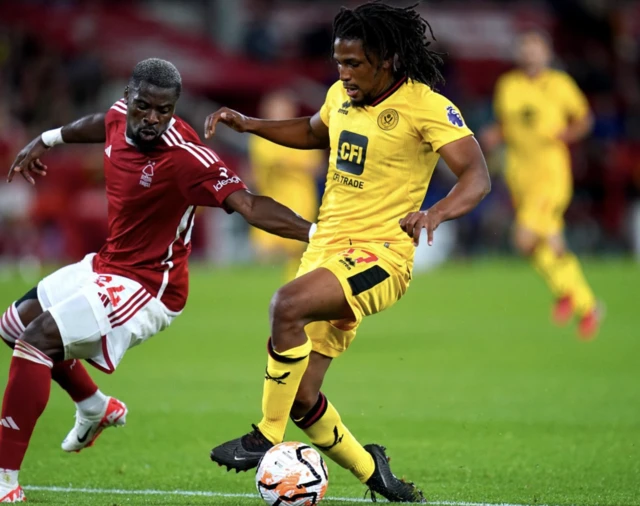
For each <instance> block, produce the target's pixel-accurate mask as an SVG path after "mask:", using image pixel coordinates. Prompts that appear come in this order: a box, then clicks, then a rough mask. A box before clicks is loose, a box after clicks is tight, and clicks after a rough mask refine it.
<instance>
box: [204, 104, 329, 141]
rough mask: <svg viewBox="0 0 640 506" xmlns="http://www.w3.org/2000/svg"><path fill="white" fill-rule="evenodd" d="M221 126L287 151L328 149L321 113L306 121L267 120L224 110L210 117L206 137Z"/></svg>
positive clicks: (327, 137) (325, 126) (206, 124)
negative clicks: (252, 136)
mask: <svg viewBox="0 0 640 506" xmlns="http://www.w3.org/2000/svg"><path fill="white" fill-rule="evenodd" d="M218 123H223V124H225V125H227V126H228V127H230V128H233V129H234V130H235V131H236V132H241V133H243V132H248V133H252V134H255V135H258V136H260V137H264V138H265V139H267V140H269V141H271V142H275V143H276V144H280V145H281V146H286V147H288V148H295V149H325V148H328V147H329V128H328V127H327V125H325V124H324V122H323V121H322V119H321V118H320V113H316V114H314V115H313V116H305V117H303V118H293V119H285V120H266V119H259V118H251V117H249V116H245V115H244V114H241V113H239V112H237V111H234V110H232V109H228V108H227V107H223V108H222V109H219V110H218V111H216V112H214V113H213V114H210V115H209V116H208V117H207V120H206V121H205V126H204V135H205V137H206V138H207V139H209V138H210V137H212V136H213V135H214V134H215V131H216V125H217V124H218Z"/></svg>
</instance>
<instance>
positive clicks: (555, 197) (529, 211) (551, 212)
mask: <svg viewBox="0 0 640 506" xmlns="http://www.w3.org/2000/svg"><path fill="white" fill-rule="evenodd" d="M570 201H571V194H570V193H569V192H563V193H557V192H545V191H529V192H527V193H524V194H521V195H515V194H514V195H513V203H514V207H515V212H516V224H517V225H518V226H520V227H523V228H526V229H528V230H531V231H532V232H534V233H535V234H536V235H538V236H540V237H551V236H554V235H558V234H560V233H561V232H562V230H563V229H564V213H565V211H566V210H567V207H568V206H569V202H570Z"/></svg>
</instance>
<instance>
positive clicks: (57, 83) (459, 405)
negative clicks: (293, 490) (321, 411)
mask: <svg viewBox="0 0 640 506" xmlns="http://www.w3.org/2000/svg"><path fill="white" fill-rule="evenodd" d="M357 3H358V2H357V1H351V0H338V1H329V0H322V1H320V0H318V1H312V0H297V1H290V0H286V1H285V0H193V1H178V0H176V1H164V0H150V1H144V2H142V1H131V0H128V1H124V0H120V1H118V0H103V1H98V0H95V1H86V2H85V1H80V0H58V1H54V0H49V1H46V0H40V1H37V0H21V1H20V2H10V1H3V0H0V97H1V98H0V162H1V163H0V165H1V166H2V167H4V170H5V171H8V169H9V167H10V165H11V162H12V161H13V158H14V156H15V154H16V153H17V151H18V150H19V149H20V148H21V147H22V146H23V145H24V144H25V143H26V142H27V141H28V140H30V139H31V138H33V137H34V136H36V135H38V134H39V133H41V132H42V131H43V130H46V129H49V128H53V127H56V126H59V125H62V124H65V123H67V122H69V121H71V120H72V119H74V118H76V117H79V116H81V115H83V114H87V113H90V112H94V111H100V110H106V109H107V108H108V107H109V106H110V105H111V104H112V103H113V101H114V100H116V99H118V98H120V97H121V95H122V91H123V89H124V86H125V84H126V81H127V78H128V76H129V73H130V72H131V69H132V67H133V65H134V64H135V63H136V62H138V61H139V60H141V59H144V58H147V57H152V56H157V57H163V58H167V59H169V60H171V61H173V62H174V63H175V64H176V65H177V67H178V68H179V70H180V71H181V72H182V75H183V79H184V82H185V87H184V93H183V97H182V98H181V100H180V102H179V104H178V114H179V115H180V116H182V117H184V118H185V119H187V120H188V121H190V122H191V123H192V124H193V125H194V126H195V127H196V128H197V129H198V131H199V132H201V128H202V125H203V122H204V118H205V116H206V115H207V114H209V113H211V112H213V111H214V110H215V109H216V108H217V107H218V105H226V106H229V107H232V108H236V109H238V110H240V111H242V112H244V113H248V114H257V113H258V112H259V111H261V110H262V109H261V108H262V107H263V99H264V97H265V96H267V95H268V94H269V93H271V92H273V91H279V90H283V89H286V90H289V91H292V92H293V93H294V94H295V96H296V101H297V107H298V108H299V110H300V112H302V113H312V112H314V111H316V110H317V109H318V108H319V107H320V105H321V104H322V101H323V98H324V93H325V90H326V89H327V87H328V86H329V84H330V83H332V82H333V81H334V80H335V79H336V71H335V68H334V65H333V64H332V63H331V62H330V59H329V47H330V43H331V40H330V34H331V26H330V25H331V20H332V18H333V16H334V14H335V13H336V10H337V8H338V7H339V6H340V5H356V4H357ZM407 3H410V2H403V4H404V5H406V4H407ZM420 9H422V11H423V12H424V15H425V17H426V18H427V19H428V20H429V21H430V22H431V24H432V26H433V29H434V32H435V35H436V37H437V39H438V42H437V47H438V48H439V49H441V50H442V51H445V52H447V53H448V57H447V58H446V64H445V67H444V71H445V77H446V78H447V85H446V87H445V88H444V89H443V92H444V94H446V95H447V96H448V97H450V98H451V99H452V100H453V101H454V102H455V103H456V104H457V106H458V107H459V108H460V110H461V111H462V113H463V114H464V116H465V118H466V120H467V122H468V123H469V125H470V126H471V127H472V129H474V131H476V132H479V131H480V129H481V128H482V127H483V126H484V125H486V124H488V123H489V122H490V121H491V116H492V112H491V110H492V108H491V99H492V93H493V85H494V83H495V81H496V79H497V77H498V75H499V74H500V73H501V72H503V71H504V70H506V69H508V68H509V67H510V66H511V61H510V59H511V45H512V41H513V38H514V35H515V34H516V33H517V32H518V31H519V30H520V29H522V28H523V27H529V26H531V25H536V26H539V27H542V28H544V29H546V30H548V31H549V32H550V33H551V34H552V36H553V40H554V45H555V49H556V53H557V58H556V62H555V64H556V65H557V66H559V67H561V68H564V69H566V70H567V71H568V72H569V73H570V74H571V75H572V76H573V77H574V78H575V79H576V80H577V82H578V84H579V85H580V87H581V88H582V89H583V90H584V91H585V92H586V94H587V95H588V98H589V101H590V104H591V107H592V108H593V111H594V113H595V118H596V124H595V129H594V131H593V133H592V135H591V136H590V137H589V138H588V139H587V140H586V141H584V142H582V143H580V144H579V145H577V146H575V147H573V148H572V153H573V160H574V165H573V172H574V178H575V185H576V187H575V197H574V200H573V203H572V204H571V207H570V209H569V212H568V214H567V236H568V240H569V243H570V245H571V247H572V248H573V249H574V250H576V251H577V252H578V253H579V254H580V255H583V256H586V257H588V258H589V260H588V261H587V262H586V263H585V271H586V274H587V277H588V278H589V280H590V282H592V284H593V286H594V289H595V291H596V293H597V294H598V296H600V297H602V298H603V299H604V300H605V302H606V303H607V305H608V309H609V315H608V318H607V320H606V321H605V324H604V327H603V329H602V333H601V336H600V338H599V339H598V340H596V341H595V342H593V343H589V344H585V343H579V342H578V341H577V340H575V339H574V337H573V330H572V329H571V330H568V329H555V328H554V327H552V326H551V324H550V323H549V322H548V306H549V303H550V302H551V301H550V297H549V295H548V294H547V293H546V289H545V287H544V285H543V283H542V282H541V281H540V280H539V279H537V278H536V276H535V273H534V272H533V270H532V269H530V268H529V266H528V265H526V263H525V262H524V261H521V260H511V259H509V258H507V257H508V256H510V255H512V250H511V246H510V244H509V233H510V227H511V221H512V210H511V206H510V202H509V198H508V194H507V191H506V188H505V186H504V183H503V181H502V178H501V161H502V160H501V154H500V153H497V154H496V155H495V156H492V157H491V158H490V159H489V160H488V162H489V164H490V167H491V172H492V175H493V179H494V181H493V191H492V193H491V194H490V195H489V196H488V198H487V199H486V200H485V201H484V202H483V203H482V205H481V206H480V207H479V208H478V209H477V210H476V211H474V212H473V213H472V214H471V215H469V216H467V217H465V218H464V219H461V220H458V221H457V222H454V223H449V224H446V226H443V227H441V228H440V229H439V230H438V231H437V233H436V243H435V245H434V247H433V248H431V249H429V248H425V247H421V248H420V249H419V250H418V257H419V260H418V262H417V266H416V268H417V269H418V270H426V269H428V268H429V267H432V266H435V265H436V264H438V263H440V262H445V265H443V266H442V267H439V268H438V269H435V270H434V271H433V272H430V273H429V274H428V275H426V276H417V277H416V279H415V281H414V282H413V286H412V288H411V290H409V293H408V294H407V296H406V297H405V298H404V300H403V302H402V303H401V304H398V305H397V306H396V307H394V308H392V309H391V310H389V311H386V312H384V313H383V314H381V315H380V316H376V317H373V318H371V319H368V320H367V321H366V322H365V323H364V326H363V329H362V331H361V332H362V335H361V336H360V337H359V338H358V340H357V341H356V343H354V351H351V352H350V353H348V354H346V355H345V357H344V358H341V359H340V361H336V364H335V365H334V366H332V372H331V373H330V374H329V377H328V378H327V381H326V383H325V386H324V388H325V391H326V393H327V395H328V396H329V397H330V398H331V399H332V400H333V402H334V403H335V404H336V406H338V407H339V409H340V410H341V413H342V416H343V417H344V418H345V420H347V423H348V424H349V426H350V427H351V429H352V431H353V432H354V433H355V434H357V435H358V436H359V437H360V438H362V441H363V442H365V443H366V442H370V441H372V440H373V441H380V442H382V443H384V444H386V445H387V446H388V447H389V449H390V453H391V454H392V455H393V457H394V465H395V466H397V467H396V469H398V470H399V472H400V473H401V474H405V473H406V475H407V477H408V478H410V479H412V480H415V481H416V482H417V483H420V484H421V485H423V486H424V487H425V489H426V491H427V496H428V497H429V498H430V499H432V500H434V501H435V502H436V503H438V502H437V501H445V502H440V504H449V505H455V504H461V503H457V502H455V501H471V502H473V503H477V502H478V501H485V502H487V503H503V502H510V503H514V504H552V505H560V504H562V505H581V506H586V505H593V506H596V505H597V506H604V505H607V506H614V505H615V506H622V505H640V499H639V495H638V490H639V488H638V484H639V483H640V447H639V446H638V444H637V441H638V435H639V434H640V417H639V415H638V413H639V412H638V406H640V391H639V389H638V385H639V384H640V369H639V368H638V357H639V356H640V343H639V342H638V339H637V338H638V329H639V328H640V323H639V320H638V310H637V300H638V297H637V294H638V286H640V269H639V268H638V263H637V261H640V142H639V141H640V86H639V80H640V59H639V55H640V52H639V49H640V1H622V0H620V1H617V0H548V1H543V0H537V1H527V0H521V1H506V0H503V1H490V2H489V1H483V0H474V1H473V2H471V1H453V0H447V1H444V0H429V1H424V2H422V5H421V7H420ZM209 145H210V146H211V147H213V148H214V149H215V150H217V151H218V152H219V153H220V154H221V155H222V157H223V158H224V159H225V160H226V161H227V163H228V164H229V165H230V166H231V167H233V168H234V169H236V170H237V171H238V172H239V173H240V174H241V175H242V176H243V177H244V178H245V179H246V180H247V181H248V182H249V184H250V186H251V185H254V184H255V183H256V178H255V177H254V176H253V175H252V166H251V162H250V159H249V156H248V151H247V150H248V139H247V136H241V135H237V134H234V133H233V132H231V131H230V130H229V129H226V128H221V129H219V131H218V133H217V135H216V137H215V138H214V139H213V140H212V141H210V142H209ZM102 156H103V147H102V146H76V147H70V146H61V147H57V148H56V149H54V150H52V151H51V152H50V153H49V154H48V156H47V159H46V163H47V164H48V165H49V168H50V171H49V175H48V176H47V177H46V178H45V179H42V180H39V181H38V184H37V186H36V187H35V188H32V187H30V185H28V184H27V183H25V182H24V181H22V180H21V179H20V178H18V179H17V180H16V181H15V182H14V183H12V184H11V185H7V184H6V183H4V181H2V182H0V264H1V265H0V307H1V308H2V310H4V308H5V307H7V305H8V304H10V303H11V302H12V301H13V300H15V299H16V298H17V297H19V296H20V295H22V294H23V293H24V292H25V291H26V290H27V289H29V288H30V287H32V286H33V284H34V282H35V281H36V280H37V279H39V278H40V276H41V275H42V273H43V272H47V271H48V270H50V269H51V268H53V266H56V265H60V264H62V263H66V262H71V261H75V260H77V259H79V258H80V257H81V256H82V255H83V254H84V253H86V252H88V251H95V250H97V249H98V248H99V247H100V246H101V244H102V241H103V240H104V236H105V233H106V223H105V217H106V201H105V197H104V189H103V174H102ZM323 163H324V162H323ZM323 163H320V164H319V165H320V166H319V167H318V171H317V174H318V184H317V188H318V194H320V193H321V192H322V187H323V181H322V180H323V174H324V172H323V170H324V169H323ZM452 183H453V180H452V176H451V175H450V174H449V172H448V170H446V168H443V167H441V168H439V169H438V170H437V172H436V175H435V177H434V180H433V182H432V184H431V187H430V189H429V192H428V195H427V199H426V202H425V207H426V206H428V205H429V204H430V203H432V202H434V201H436V200H437V199H439V198H440V197H441V196H443V195H444V194H445V193H446V192H447V191H448V190H449V188H450V187H451V185H452ZM193 244H194V254H193V258H194V259H197V261H198V262H199V263H200V264H201V265H200V266H194V267H195V268H194V269H193V274H192V294H191V298H190V301H189V304H188V306H187V309H186V311H185V314H184V316H182V317H181V318H179V319H178V320H177V321H176V323H175V324H173V325H172V327H171V329H169V330H168V331H167V332H165V333H163V334H162V336H161V337H159V338H157V339H154V340H153V341H152V342H151V343H150V344H148V345H147V344H145V346H144V347H143V349H136V350H134V351H132V352H131V354H130V356H128V357H127V359H126V360H125V361H124V362H123V364H122V365H121V366H120V368H119V369H118V373H116V374H115V375H113V376H109V377H107V376H104V375H98V374H96V375H95V377H96V379H97V380H98V381H99V382H100V385H101V388H102V389H103V390H104V391H105V392H107V393H108V394H111V395H117V396H121V397H122V399H123V400H125V401H126V402H127V404H128V406H129V408H130V410H131V413H130V416H129V423H128V426H127V428H126V430H124V431H117V433H116V434H108V435H107V436H104V437H103V438H102V439H101V440H100V443H99V444H98V445H96V448H95V449H92V450H90V451H89V452H83V453H81V454H80V455H62V454H61V452H60V450H59V442H60V440H61V439H62V437H63V436H64V434H66V431H67V430H68V429H69V427H70V426H71V422H72V413H73V406H72V404H71V403H70V401H69V400H68V399H66V398H65V396H64V395H63V394H62V393H61V392H60V389H58V388H53V389H52V399H51V402H50V404H49V407H48V410H47V412H46V413H45V416H44V418H43V419H42V420H41V421H40V423H39V425H38V427H37V429H36V433H35V440H34V443H33V448H32V449H31V450H30V451H29V453H28V454H27V459H26V461H25V467H24V470H23V473H22V475H21V480H22V484H23V485H36V486H44V487H45V488H46V487H50V486H70V487H72V488H73V487H75V489H76V490H77V489H78V488H83V487H95V488H100V489H114V488H119V489H140V488H143V489H162V490H168V489H169V490H172V489H184V490H198V491H208V492H207V493H211V494H219V493H236V494H240V495H237V496H234V497H226V498H225V497H222V496H215V497H214V498H213V499H212V498H211V497H197V496H191V497H181V496H175V497H166V496H163V495H161V494H160V495H158V494H156V495H152V494H151V493H150V494H149V495H144V494H141V495H130V496H127V495H123V494H122V493H121V492H122V491H121V492H118V493H116V492H113V491H111V492H109V491H108V490H107V491H106V492H105V491H104V490H103V493H102V495H95V496H92V495H89V496H86V497H85V495H81V494H77V493H74V492H69V493H68V494H66V493H63V492H64V490H62V491H61V490H53V489H46V490H39V491H38V490H34V489H30V490H29V489H28V490H27V494H28V496H29V500H30V501H35V502H37V503H40V502H42V503H55V504H73V505H78V504H109V505H111V504H122V503H126V504H164V505H166V504H250V503H251V504H256V505H257V504H259V502H258V501H254V502H251V499H247V497H246V495H244V496H243V495H242V494H247V493H251V492H253V490H252V481H253V480H252V478H251V477H250V476H246V475H238V476H235V475H234V476H231V475H227V474H226V473H222V472H221V471H220V470H219V469H217V468H215V467H214V466H212V465H211V464H210V462H209V461H208V451H209V449H210V448H211V447H212V446H213V445H214V443H219V442H221V441H224V440H226V439H228V438H231V437H235V436H237V435H239V434H241V433H242V432H244V431H245V429H248V424H249V423H250V422H251V421H256V420H257V417H258V416H259V406H260V393H261V381H262V376H261V371H262V370H263V369H262V368H263V367H264V358H265V357H264V339H265V337H266V336H267V335H268V323H267V318H266V310H267V305H268V300H269V297H270V295H271V294H272V293H273V291H274V290H275V289H276V288H277V287H278V285H279V284H280V283H281V281H282V279H283V269H284V268H283V267H281V266H280V265H278V266H277V267H275V268H271V267H265V266H262V265H258V266H251V265H247V264H250V263H252V262H258V261H260V258H259V256H260V255H259V254H257V252H256V250H255V248H254V245H253V243H252V242H251V240H250V234H249V231H248V230H247V228H246V226H245V224H244V222H243V221H242V220H241V219H240V218H237V217H234V216H227V215H225V213H222V212H220V211H216V210H208V209H205V210H201V211H200V216H199V219H197V220H196V230H195V231H194V236H193ZM468 260H471V261H468ZM234 263H238V264H240V265H237V266H236V265H232V264H234ZM41 266H43V267H41ZM523 287H524V289H523ZM365 336H366V337H365ZM238 343H242V344H241V345H240V346H241V349H242V351H241V352H239V351H238ZM0 360H1V363H2V371H3V372H2V376H3V377H5V376H6V371H7V370H8V364H9V360H10V354H9V351H8V350H5V352H4V353H0ZM381 369H382V371H381ZM287 436H288V438H304V435H303V434H302V433H300V432H299V431H297V430H296V429H295V428H292V429H291V432H289V433H288V435H287ZM176 469H177V470H176ZM330 474H331V476H332V478H331V480H332V481H331V485H330V487H329V494H330V495H333V496H334V497H335V496H347V497H356V496H358V495H359V494H362V492H363V490H362V488H361V487H359V485H358V484H357V483H355V482H354V480H353V479H352V478H351V477H350V476H349V475H348V473H346V472H341V471H338V469H337V468H336V467H335V466H332V467H331V471H330ZM109 494H111V495H109ZM446 501H453V502H448V503H447V502H446ZM332 504H335V503H332ZM340 504H342V503H340ZM467 504H469V503H467Z"/></svg>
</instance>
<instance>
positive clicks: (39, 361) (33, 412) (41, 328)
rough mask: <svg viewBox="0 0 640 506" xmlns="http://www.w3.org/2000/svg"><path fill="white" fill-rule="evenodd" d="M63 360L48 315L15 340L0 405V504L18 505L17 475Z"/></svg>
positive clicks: (53, 327)
mask: <svg viewBox="0 0 640 506" xmlns="http://www.w3.org/2000/svg"><path fill="white" fill-rule="evenodd" d="M63 359H64V346H63V343H62V338H61V336H60V332H59V331H58V327H57V325H56V322H55V321H54V320H53V318H52V317H51V315H50V314H49V313H43V314H41V315H40V316H38V317H37V318H36V319H35V320H34V321H32V322H31V323H30V324H29V325H28V326H27V328H26V329H25V331H24V332H23V333H22V336H21V337H20V339H18V340H16V342H15V345H14V350H13V357H12V359H11V365H10V367H9V380H8V382H7V386H6V389H5V391H4V398H3V401H2V419H1V423H2V425H1V426H0V470H1V471H0V502H20V501H22V500H24V494H23V492H22V489H21V488H20V485H19V484H18V472H19V471H20V467H21V466H22V460H23V459H24V455H25V453H26V451H27V447H28V446H29V441H30V439H31V435H32V433H33V429H34V428H35V425H36V422H37V421H38V418H40V415H41V414H42V412H43V411H44V408H45V407H46V405H47V402H48V400H49V392H50V390H51V368H52V367H53V364H54V363H56V362H59V361H61V360H63Z"/></svg>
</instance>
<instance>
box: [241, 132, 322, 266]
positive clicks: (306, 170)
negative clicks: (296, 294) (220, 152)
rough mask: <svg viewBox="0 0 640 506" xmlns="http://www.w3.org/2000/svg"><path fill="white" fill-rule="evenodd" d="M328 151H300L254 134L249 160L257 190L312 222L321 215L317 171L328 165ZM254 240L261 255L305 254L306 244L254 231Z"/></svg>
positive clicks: (251, 139)
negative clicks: (325, 164)
mask: <svg viewBox="0 0 640 506" xmlns="http://www.w3.org/2000/svg"><path fill="white" fill-rule="evenodd" d="M325 158H326V157H325V152H324V151H320V150H317V149H316V150H299V149H292V148H287V147H284V146H280V145H278V144H274V143H273V142H271V141H268V140H266V139H263V138H262V137H258V136H257V135H252V136H250V137H249V160H250V162H251V171H252V174H253V178H254V185H255V189H256V190H257V192H258V193H260V194H261V195H266V196H268V197H271V198H272V199H274V200H277V201H278V202H280V203H281V204H283V205H285V206H287V207H289V208H291V209H293V210H294V211H295V212H296V213H298V214H299V215H300V216H302V217H303V218H305V219H306V220H308V221H314V220H315V219H316V216H317V214H318V196H317V187H316V172H317V170H318V168H319V167H320V166H322V165H323V164H324V163H325ZM250 235H251V239H252V240H253V241H254V243H255V245H256V246H257V248H258V250H259V252H260V253H275V252H277V251H278V250H284V251H285V252H287V253H289V254H290V255H295V256H297V255H299V254H300V253H301V252H302V251H304V243H300V242H298V241H294V240H292V239H283V238H281V237H278V236H275V235H271V234H268V233H267V232H265V231H264V230H260V229H257V228H251V232H250Z"/></svg>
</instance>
